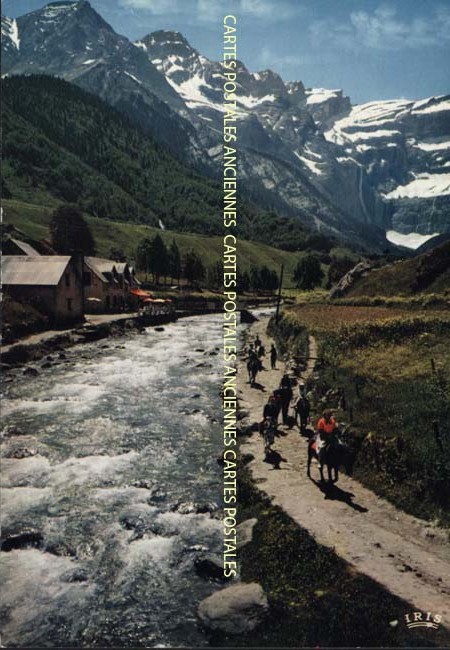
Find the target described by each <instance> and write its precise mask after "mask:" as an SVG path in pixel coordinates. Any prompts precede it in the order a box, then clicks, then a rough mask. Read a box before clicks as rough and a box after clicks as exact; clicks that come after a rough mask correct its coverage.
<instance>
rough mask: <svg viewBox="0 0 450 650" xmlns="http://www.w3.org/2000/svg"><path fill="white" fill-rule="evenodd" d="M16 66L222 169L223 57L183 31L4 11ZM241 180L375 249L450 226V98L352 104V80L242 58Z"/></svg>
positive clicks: (5, 42)
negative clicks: (134, 36) (132, 34)
mask: <svg viewBox="0 0 450 650" xmlns="http://www.w3.org/2000/svg"><path fill="white" fill-rule="evenodd" d="M2 34H3V38H2V50H3V61H2V68H3V73H6V74H21V73H25V74H29V73H31V72H40V73H46V74H52V75H59V76H62V77H63V78H65V79H67V80H69V81H73V82H75V83H77V84H79V85H80V86H82V87H83V88H85V89H87V90H89V91H91V92H93V93H96V94H98V95H100V96H101V97H102V98H103V99H105V100H106V101H108V102H109V103H111V104H112V105H114V106H115V107H117V108H118V109H119V110H121V111H123V112H125V113H126V114H127V115H128V116H129V117H130V119H132V120H134V121H135V122H137V123H139V124H140V125H141V126H142V127H143V128H145V129H146V130H148V131H149V132H150V133H152V134H153V135H154V137H155V138H156V139H157V140H158V141H160V142H161V143H162V144H164V146H167V147H169V148H170V149H171V151H174V152H175V153H177V155H179V156H180V157H182V158H183V159H184V160H187V161H189V162H191V163H192V164H193V165H195V166H196V167H197V168H201V169H202V170H203V171H205V172H206V173H208V174H209V175H215V174H217V173H219V165H220V162H221V155H222V146H221V132H222V118H223V108H222V101H223V98H222V87H223V77H222V67H221V65H220V63H217V62H214V61H210V60H208V59H207V58H206V57H204V56H202V55H201V54H200V53H199V52H197V51H196V50H195V49H194V48H193V47H192V46H191V45H190V44H189V43H188V41H187V40H186V39H185V38H184V37H183V36H182V34H180V33H178V32H173V31H157V32H153V33H152V34H149V35H147V36H145V37H144V38H142V39H141V40H139V41H137V42H135V43H131V42H130V41H129V40H128V39H126V38H125V37H123V36H120V35H118V34H116V33H115V32H114V31H113V30H112V28H111V27H110V26H109V25H108V24H107V23H106V22H105V21H104V20H103V19H102V18H101V17H100V16H99V15H98V14H97V13H96V12H95V11H94V10H93V9H92V7H91V6H90V5H89V3H88V2H87V1H86V0H80V1H78V2H59V3H52V4H50V5H47V6H46V7H44V8H43V9H40V10H38V11H35V12H32V13H30V14H27V15H25V16H22V17H20V18H18V19H17V21H13V20H11V19H7V18H4V19H2ZM238 80H239V83H238V88H237V114H238V126H239V156H240V176H241V178H242V181H243V182H242V187H243V188H245V191H246V193H247V195H248V196H250V197H251V198H253V199H254V200H256V201H257V202H259V203H260V204H262V205H264V206H265V207H271V208H275V209H277V210H278V211H280V212H281V213H284V214H289V215H295V216H297V217H298V218H299V219H300V220H301V221H302V222H303V223H306V224H308V225H310V226H312V227H315V228H316V229H318V230H322V231H325V232H328V233H332V234H334V235H337V236H338V237H340V238H343V239H346V240H352V241H354V242H358V243H360V244H363V243H365V244H366V245H369V246H371V247H375V248H377V247H378V248H380V247H383V246H384V245H385V239H384V232H385V231H386V230H394V231H399V232H401V233H408V232H412V231H418V232H421V233H423V234H427V233H432V232H443V231H450V223H449V219H448V216H447V217H446V214H447V215H448V200H449V198H448V197H449V194H450V190H449V185H448V176H449V173H448V172H446V167H448V165H449V164H450V163H449V151H450V148H449V146H448V144H449V141H450V137H449V130H450V129H449V122H450V106H449V103H450V102H449V98H431V99H429V100H425V101H424V102H416V103H414V102H407V101H403V100H402V101H394V102H371V103H369V104H365V105H362V106H356V107H352V106H351V104H350V99H349V98H348V97H345V96H344V95H343V93H342V91H340V90H326V89H318V88H315V89H305V88H304V86H303V84H302V82H301V81H295V82H288V83H285V82H284V81H283V80H282V79H281V77H280V76H279V75H277V74H276V73H275V72H272V71H271V70H264V71H261V72H254V73H252V72H250V71H249V70H248V69H247V68H246V67H245V65H244V64H243V63H240V64H239V68H238Z"/></svg>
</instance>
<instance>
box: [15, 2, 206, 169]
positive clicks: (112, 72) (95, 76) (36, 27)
mask: <svg viewBox="0 0 450 650" xmlns="http://www.w3.org/2000/svg"><path fill="white" fill-rule="evenodd" d="M4 53H7V56H6V57H3V56H2V74H5V73H6V74H10V75H11V74H31V73H35V74H42V73H45V74H49V75H55V76H60V77H63V78H64V79H66V80H67V81H72V82H75V83H77V84H78V85H80V86H81V87H83V88H84V89H86V90H88V91H90V92H93V93H95V94H98V95H100V96H101V97H102V99H105V100H106V101H107V102H109V103H110V104H112V105H113V106H116V107H117V108H119V109H120V110H124V111H125V112H128V111H129V112H130V113H131V112H132V113H133V115H134V116H135V119H136V120H137V121H140V122H141V123H142V125H143V126H144V127H145V126H146V124H150V123H151V124H152V125H153V127H152V129H151V130H152V132H153V134H154V135H155V137H156V138H157V139H158V140H159V141H160V142H161V143H162V144H164V145H166V146H168V147H170V148H172V149H174V150H177V152H178V153H179V152H180V150H181V151H182V152H183V153H184V154H185V156H186V158H187V159H189V157H191V158H192V159H194V160H195V159H197V160H200V159H201V157H202V155H203V152H200V148H199V146H198V143H197V142H196V136H195V131H194V129H193V128H192V126H191V125H190V123H189V122H188V121H187V120H186V119H185V117H186V111H185V106H184V103H183V101H182V100H181V99H180V97H179V96H178V94H177V93H176V92H175V91H174V90H173V88H172V87H171V85H170V84H169V83H168V82H167V81H166V79H165V77H164V75H162V74H160V73H159V72H158V70H157V69H156V68H155V67H154V66H153V64H152V63H151V62H150V61H149V59H148V57H147V56H146V55H145V54H144V52H143V51H142V50H139V48H136V47H135V46H134V45H133V44H132V43H131V42H130V41H129V40H128V39H127V38H125V37H124V36H120V35H118V34H116V32H115V31H114V30H113V29H112V27H110V26H109V25H108V23H106V22H105V21H104V20H103V18H102V17H101V16H100V15H99V14H98V13H97V12H96V11H94V10H93V9H92V7H91V5H90V4H89V2H87V1H85V0H78V1H66V2H53V3H50V4H48V5H46V6H45V7H44V8H42V9H39V10H37V11H33V12H31V13H29V14H26V15H24V16H21V17H19V18H18V19H17V20H14V21H13V20H11V19H9V18H4V17H2V54H4ZM155 127H156V128H155Z"/></svg>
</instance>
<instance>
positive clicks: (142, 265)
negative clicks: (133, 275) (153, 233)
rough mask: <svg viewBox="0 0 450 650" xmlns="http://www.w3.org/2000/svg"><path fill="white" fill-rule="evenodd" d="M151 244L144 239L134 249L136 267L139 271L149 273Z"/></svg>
mask: <svg viewBox="0 0 450 650" xmlns="http://www.w3.org/2000/svg"><path fill="white" fill-rule="evenodd" d="M151 250H152V242H151V240H150V239H149V238H148V237H146V238H145V239H143V240H142V241H141V242H139V245H138V247H137V249H136V266H137V268H138V269H139V270H140V271H145V273H150V270H151V269H150V258H151Z"/></svg>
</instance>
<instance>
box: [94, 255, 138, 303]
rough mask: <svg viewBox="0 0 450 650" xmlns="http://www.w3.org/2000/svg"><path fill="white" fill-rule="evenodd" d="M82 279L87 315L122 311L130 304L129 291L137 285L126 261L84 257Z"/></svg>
mask: <svg viewBox="0 0 450 650" xmlns="http://www.w3.org/2000/svg"><path fill="white" fill-rule="evenodd" d="M83 280H84V295H85V305H86V312H87V313H95V312H109V311H112V312H116V311H122V310H124V309H126V308H127V307H128V306H129V304H130V299H131V295H130V290H131V289H133V288H135V287H138V286H139V285H140V282H139V281H138V280H137V278H136V275H135V272H134V269H133V268H132V267H130V266H129V265H128V264H127V263H126V262H114V261H113V260H108V259H105V258H103V257H85V258H84V273H83Z"/></svg>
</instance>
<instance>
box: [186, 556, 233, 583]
mask: <svg viewBox="0 0 450 650" xmlns="http://www.w3.org/2000/svg"><path fill="white" fill-rule="evenodd" d="M194 566H195V570H196V572H197V574H198V575H199V576H200V577H201V578H206V579H208V580H229V578H226V577H225V576H224V574H223V560H222V558H221V557H219V556H218V555H210V554H208V555H203V556H200V557H197V558H195V561H194Z"/></svg>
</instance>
